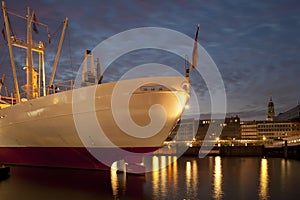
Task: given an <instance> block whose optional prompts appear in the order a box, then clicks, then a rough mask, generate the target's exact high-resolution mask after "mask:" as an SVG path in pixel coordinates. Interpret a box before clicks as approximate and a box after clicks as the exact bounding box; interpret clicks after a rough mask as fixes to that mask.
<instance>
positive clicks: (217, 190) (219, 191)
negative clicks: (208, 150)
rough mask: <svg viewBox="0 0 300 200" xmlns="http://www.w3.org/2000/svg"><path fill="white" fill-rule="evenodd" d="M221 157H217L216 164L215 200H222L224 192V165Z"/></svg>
mask: <svg viewBox="0 0 300 200" xmlns="http://www.w3.org/2000/svg"><path fill="white" fill-rule="evenodd" d="M221 161H222V160H221V157H220V156H216V157H215V164H214V189H213V191H214V199H222V195H223V191H222V181H223V180H222V178H223V177H222V163H221Z"/></svg>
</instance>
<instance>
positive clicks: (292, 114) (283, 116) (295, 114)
mask: <svg viewBox="0 0 300 200" xmlns="http://www.w3.org/2000/svg"><path fill="white" fill-rule="evenodd" d="M277 119H278V120H280V121H283V120H296V121H300V104H298V105H297V106H295V107H294V108H292V109H290V110H288V111H286V112H284V113H280V114H279V115H278V116H277Z"/></svg>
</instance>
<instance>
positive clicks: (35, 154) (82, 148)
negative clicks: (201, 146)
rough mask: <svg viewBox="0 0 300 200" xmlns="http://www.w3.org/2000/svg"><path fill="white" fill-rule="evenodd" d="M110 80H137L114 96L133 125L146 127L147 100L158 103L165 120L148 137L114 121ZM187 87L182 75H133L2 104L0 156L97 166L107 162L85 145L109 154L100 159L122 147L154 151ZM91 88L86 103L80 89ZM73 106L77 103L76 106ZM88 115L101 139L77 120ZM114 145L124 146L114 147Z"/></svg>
mask: <svg viewBox="0 0 300 200" xmlns="http://www.w3.org/2000/svg"><path fill="white" fill-rule="evenodd" d="M116 83H117V84H124V85H126V84H129V85H139V87H137V88H136V89H135V90H134V91H133V93H130V92H124V93H121V94H119V95H117V96H116V97H117V98H120V100H122V99H123V98H124V99H126V98H129V99H130V100H129V103H128V106H125V107H120V108H117V111H115V112H117V113H118V114H120V116H121V117H122V115H124V116H126V112H127V111H128V109H129V113H130V117H131V120H132V121H133V122H134V123H136V124H137V125H138V126H140V127H146V126H147V125H148V124H149V123H151V119H150V117H149V110H150V109H151V106H153V105H157V104H158V105H160V106H161V107H163V111H164V113H165V123H164V124H163V126H162V128H160V131H159V132H158V133H155V134H153V135H151V136H150V137H148V136H147V137H144V136H143V132H139V133H133V134H132V133H131V134H128V133H126V132H124V131H123V130H124V129H121V128H120V127H119V126H118V125H117V123H116V121H115V119H114V115H113V111H112V110H113V109H112V97H113V98H115V96H114V92H115V90H114V89H115V86H116ZM158 83H159V84H158ZM188 88H189V83H188V82H187V80H186V79H185V78H184V77H152V78H139V79H131V80H123V81H120V82H112V83H103V84H99V85H94V86H87V87H83V88H79V89H74V90H69V91H64V92H59V93H56V94H52V95H48V96H46V97H40V98H37V99H33V100H30V101H26V102H21V103H20V104H16V105H14V106H11V107H8V108H5V109H2V110H0V162H2V163H6V164H21V165H34V166H50V167H70V168H93V169H94V168H96V169H103V167H104V168H105V167H107V166H105V165H103V164H102V163H101V162H100V161H99V160H97V159H96V158H95V157H94V156H93V155H91V154H90V150H91V149H92V150H93V152H99V153H101V154H105V155H110V156H106V159H108V160H109V159H111V163H112V162H114V161H116V160H120V159H122V158H123V157H125V156H126V155H125V154H126V153H124V152H138V153H145V152H151V151H154V150H155V149H157V148H159V147H160V146H161V145H162V144H163V142H164V140H165V139H166V138H167V137H168V135H169V134H170V132H171V131H172V129H173V128H174V126H175V125H176V123H177V121H178V120H179V119H180V116H181V114H182V112H183V110H184V106H185V104H186V103H187V101H188V99H189V92H188V91H187V90H188ZM74 91H75V94H76V95H74ZM91 91H93V92H94V94H93V95H94V97H95V98H94V100H93V101H94V105H92V106H91V105H89V103H90V100H89V99H88V97H87V96H89V95H86V94H87V92H89V94H90V92H91ZM74 98H76V99H74ZM115 102H118V101H115ZM120 102H122V101H120ZM78 106H79V107H81V108H80V109H77V107H78ZM152 114H153V113H152ZM153 115H154V118H155V117H158V118H160V117H161V116H155V115H160V112H154V114H153ZM90 116H95V118H96V121H97V122H98V126H99V127H101V129H102V130H103V134H104V137H105V139H104V138H103V140H102V138H100V139H99V138H97V136H95V134H94V135H93V134H92V132H95V130H93V127H90V126H89V125H88V123H87V124H86V125H85V124H78V123H85V122H86V121H89V118H86V117H90ZM152 117H153V116H152ZM82 120H83V121H82ZM82 128H84V131H83V130H82ZM79 129H81V130H79ZM85 129H86V130H85ZM96 131H97V130H96ZM100 137H102V136H101V134H100ZM118 149H122V150H125V151H122V152H123V153H120V151H118ZM109 162H110V161H109Z"/></svg>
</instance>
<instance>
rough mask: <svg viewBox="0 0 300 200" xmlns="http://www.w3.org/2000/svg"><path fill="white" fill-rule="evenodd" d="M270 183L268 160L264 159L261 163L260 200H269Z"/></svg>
mask: <svg viewBox="0 0 300 200" xmlns="http://www.w3.org/2000/svg"><path fill="white" fill-rule="evenodd" d="M268 183H269V175H268V160H267V159H266V158H262V159H261V163H260V188H259V196H260V199H268V190H269V186H268Z"/></svg>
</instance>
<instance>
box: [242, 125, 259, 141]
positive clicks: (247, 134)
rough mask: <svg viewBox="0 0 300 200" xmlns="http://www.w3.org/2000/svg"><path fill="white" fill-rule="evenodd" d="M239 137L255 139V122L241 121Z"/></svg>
mask: <svg viewBox="0 0 300 200" xmlns="http://www.w3.org/2000/svg"><path fill="white" fill-rule="evenodd" d="M241 139H245V140H256V139H257V122H256V121H251V122H241Z"/></svg>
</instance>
